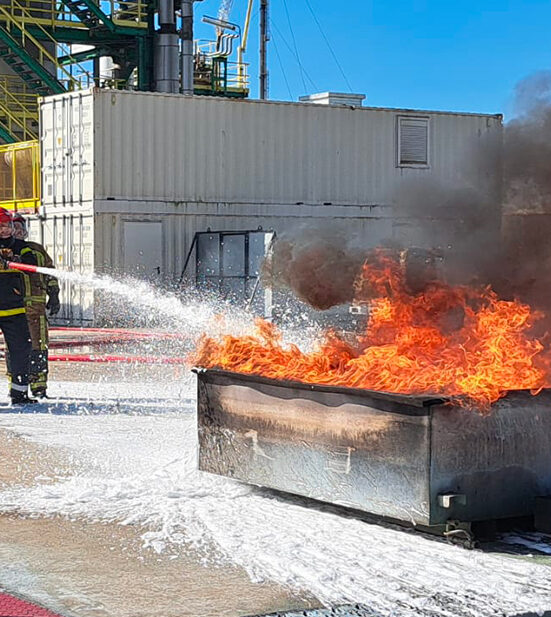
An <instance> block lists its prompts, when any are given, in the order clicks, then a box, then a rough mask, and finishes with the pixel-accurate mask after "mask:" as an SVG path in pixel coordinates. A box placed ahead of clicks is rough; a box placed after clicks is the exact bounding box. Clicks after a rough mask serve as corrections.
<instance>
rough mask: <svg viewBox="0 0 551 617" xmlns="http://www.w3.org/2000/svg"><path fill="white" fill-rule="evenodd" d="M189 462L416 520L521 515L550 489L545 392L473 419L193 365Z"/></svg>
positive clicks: (449, 409)
mask: <svg viewBox="0 0 551 617" xmlns="http://www.w3.org/2000/svg"><path fill="white" fill-rule="evenodd" d="M195 372H196V373H197V378H198V397H197V409H198V414H197V415H198V431H199V468H200V469H202V470H203V471H208V472H210V473H214V474H218V475H222V476H227V477H230V478H235V479H238V480H242V481H244V482H248V483H251V484H256V485H259V486H264V487H269V488H274V489H278V490H281V491H286V492H289V493H295V494H298V495H303V496H305V497H310V498H313V499H317V500H321V501H325V502H329V503H332V504H338V505H343V506H347V507H351V508H356V509H359V510H364V511H366V512H370V513H373V514H376V515H379V516H383V517H388V518H392V519H398V520H402V521H407V522H408V523H414V524H417V525H441V524H445V523H446V522H447V521H450V520H457V521H464V522H473V521H482V520H493V519H498V518H508V517H516V516H525V515H531V514H533V512H534V502H535V498H536V497H537V496H542V495H551V391H543V392H542V393H540V394H539V395H538V396H532V395H531V394H530V393H529V392H525V391H514V392H510V393H509V394H508V396H507V397H505V398H503V399H501V400H500V401H498V402H497V403H496V404H495V405H494V406H493V408H492V413H491V414H490V415H486V416H482V415H480V414H478V413H477V412H476V411H472V410H466V409H464V408H461V407H458V406H455V405H452V404H450V403H449V402H447V401H446V400H445V399H443V398H437V397H429V396H402V395H395V394H386V393H382V392H373V391H371V390H358V389H352V388H341V387H332V386H318V385H309V384H303V383H298V382H290V381H276V380H272V379H266V378H263V377H257V376H253V375H243V374H238V373H229V372H227V371H221V370H213V369H209V370H203V369H195Z"/></svg>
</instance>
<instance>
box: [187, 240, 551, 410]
mask: <svg viewBox="0 0 551 617" xmlns="http://www.w3.org/2000/svg"><path fill="white" fill-rule="evenodd" d="M356 300H357V301H358V302H364V303H368V304H369V321H368V324H367V328H366V330H365V332H361V333H360V334H358V335H357V336H356V337H355V339H354V340H353V342H351V341H350V339H349V337H347V336H345V335H342V334H338V333H337V332H335V331H328V332H327V333H326V335H325V338H324V340H323V341H321V342H320V343H319V346H318V348H317V349H316V350H315V351H313V352H310V353H305V352H303V351H301V350H300V349H299V348H298V347H296V346H295V345H292V344H291V345H286V344H284V341H283V338H282V335H281V333H280V332H279V331H278V329H277V328H276V327H275V326H274V325H272V324H271V323H268V322H266V321H263V320H257V322H256V331H255V333H254V334H253V335H250V336H243V337H235V336H229V335H227V336H224V337H222V338H221V339H219V340H216V339H213V338H209V337H204V338H203V339H202V341H201V343H200V345H199V348H198V350H197V353H196V357H195V358H194V361H195V363H196V364H197V365H199V366H203V367H206V368H211V367H218V368H221V369H225V370H228V371H236V372H240V373H250V374H255V375H263V376H265V377H270V378H273V379H286V380H294V381H301V382H306V383H316V384H330V385H338V386H348V387H354V388H365V389H369V390H378V391H385V392H393V393H402V394H433V395H446V396H450V397H453V398H457V399H458V400H459V401H462V402H463V403H464V404H466V405H472V404H474V405H476V406H477V407H478V408H479V409H482V410H487V409H489V407H490V405H491V404H492V403H493V402H494V401H496V400H497V399H499V398H500V397H501V396H503V395H504V394H506V392H507V391H508V390H517V389H522V390H531V391H532V392H534V393H536V392H537V391H539V390H540V389H541V388H543V387H545V386H546V385H547V384H548V378H547V376H548V368H549V358H548V356H547V354H546V353H544V351H543V345H542V343H541V342H540V340H538V339H536V338H535V337H534V336H532V335H531V334H530V328H531V327H532V325H533V323H534V321H535V320H536V319H538V317H539V315H538V314H536V313H534V312H533V311H531V309H530V307H529V306H528V305H526V304H523V303H521V302H519V301H505V300H501V299H500V298H499V297H498V296H497V295H496V293H495V292H494V291H492V289H491V288H489V287H467V286H450V285H448V284H445V283H443V282H441V281H437V280H433V281H432V282H429V283H428V284H426V285H425V286H424V288H423V290H422V291H421V292H417V293H415V292H413V291H412V290H411V285H408V283H407V280H406V276H405V273H404V268H403V264H401V263H400V261H399V259H396V258H395V257H392V256H390V255H388V254H386V253H385V252H384V251H375V252H374V253H373V254H372V255H371V257H370V258H369V259H368V260H367V261H366V262H365V263H364V265H363V268H362V271H361V276H360V277H359V279H358V280H357V282H356Z"/></svg>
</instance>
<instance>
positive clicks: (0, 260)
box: [0, 248, 13, 270]
mask: <svg viewBox="0 0 551 617" xmlns="http://www.w3.org/2000/svg"><path fill="white" fill-rule="evenodd" d="M10 261H13V251H12V250H11V249H8V248H2V249H0V265H1V266H2V269H3V270H8V269H9V266H8V263H9V262H10Z"/></svg>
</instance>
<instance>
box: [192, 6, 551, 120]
mask: <svg viewBox="0 0 551 617" xmlns="http://www.w3.org/2000/svg"><path fill="white" fill-rule="evenodd" d="M308 5H310V7H311V8H312V11H313V12H314V14H315V15H316V18H317V20H318V22H319V24H320V25H321V29H322V30H323V33H324V35H325V37H326V38H327V39H328V41H329V42H330V44H331V49H332V50H333V53H334V54H335V56H336V58H337V59H338V63H339V64H340V66H341V67H342V72H341V70H340V68H339V65H338V64H337V62H336V61H335V59H334V58H333V55H332V52H331V51H330V49H329V47H328V45H327V43H326V42H325V40H324V36H323V35H322V33H321V32H320V29H319V27H318V25H317V23H316V21H315V19H314V17H313V16H312V12H311V11H310V9H309V6H308ZM218 6H219V1H218V0H205V1H203V2H197V3H196V4H195V13H196V21H195V23H196V26H195V36H196V37H197V36H212V33H213V28H212V26H207V25H205V24H201V23H200V18H201V16H202V15H216V13H217V10H218ZM245 6H246V0H234V7H233V11H232V15H231V17H230V20H231V21H236V22H237V23H240V24H242V23H243V20H244V13H245ZM258 7H259V0H255V6H254V10H253V16H254V17H253V23H252V30H251V35H250V38H249V47H248V54H247V58H246V60H247V61H248V62H249V63H250V67H249V71H250V74H251V94H252V96H253V97H256V96H257V95H258V61H257V60H258ZM550 28H551V2H549V0H522V1H521V0H509V1H507V0H501V1H497V0H493V1H484V0H480V1H478V2H475V1H469V2H466V1H461V0H456V1H448V0H402V1H400V0H397V1H393V2H391V1H390V0H349V1H347V2H346V1H344V0H340V1H338V0H337V1H335V0H333V1H331V2H330V1H329V0H270V33H271V36H272V40H271V41H270V43H269V52H268V53H269V70H270V78H269V84H270V88H269V93H270V98H272V99H278V100H296V99H297V98H298V96H300V95H302V94H308V93H311V92H316V91H326V90H333V91H340V92H347V91H350V87H351V89H352V91H354V92H361V93H364V94H366V95H367V99H366V104H368V105H375V106H388V107H413V108H425V109H435V110H441V109H442V110H457V111H473V112H489V113H497V112H502V113H505V114H506V115H510V114H511V112H512V92H513V88H514V86H515V84H516V83H517V82H518V81H519V80H520V79H522V78H523V77H526V76H527V75H529V74H531V73H534V72H536V71H540V70H545V69H549V68H551V37H550V36H549V31H550ZM293 37H294V41H295V42H296V48H295V44H294V42H293ZM278 54H279V58H278ZM297 55H298V59H299V61H300V65H301V66H302V69H301V68H300V66H299V62H298V61H297ZM282 67H283V69H284V70H282ZM343 72H344V75H345V76H346V78H345V77H344V76H343ZM348 84H350V87H349V85H348Z"/></svg>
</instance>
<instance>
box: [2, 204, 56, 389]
mask: <svg viewBox="0 0 551 617" xmlns="http://www.w3.org/2000/svg"><path fill="white" fill-rule="evenodd" d="M13 226H14V236H15V238H17V239H18V240H25V239H26V238H27V235H28V232H27V222H26V220H25V218H24V217H23V216H21V215H20V214H15V215H14V217H13ZM25 243H26V244H27V246H28V247H29V248H30V250H31V251H32V254H33V255H34V257H35V259H36V263H37V264H38V265H39V266H41V267H45V268H53V267H54V262H53V261H52V258H51V257H50V256H49V255H48V253H47V252H46V249H45V248H44V247H43V246H42V245H41V244H38V243H37V242H29V241H26V242H25ZM24 279H25V283H26V291H27V293H26V297H25V304H26V308H27V321H28V322H29V330H30V332H31V341H32V352H31V368H30V375H29V380H30V384H31V393H32V394H33V395H34V396H37V397H39V398H46V388H47V387H48V319H47V317H46V310H47V311H48V313H49V314H50V316H54V315H57V313H58V312H59V309H60V304H59V283H58V282H57V279H56V278H54V277H53V276H46V275H44V274H25V275H24Z"/></svg>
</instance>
